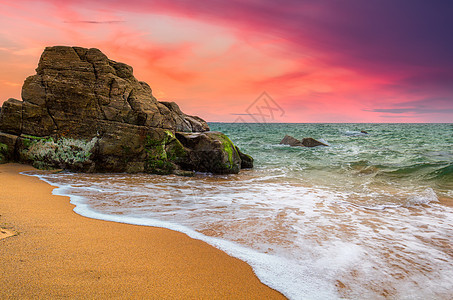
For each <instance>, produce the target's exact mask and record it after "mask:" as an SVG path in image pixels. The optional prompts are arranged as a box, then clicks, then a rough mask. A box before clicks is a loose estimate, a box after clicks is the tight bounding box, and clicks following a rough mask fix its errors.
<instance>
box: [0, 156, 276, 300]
mask: <svg viewBox="0 0 453 300" xmlns="http://www.w3.org/2000/svg"><path fill="white" fill-rule="evenodd" d="M32 169H33V168H31V167H29V166H24V165H19V164H6V165H0V225H2V226H3V224H8V226H7V230H4V229H2V231H5V232H7V234H9V233H12V234H13V235H14V234H15V232H19V233H20V234H18V235H14V236H10V237H8V238H3V239H0V299H18V298H50V299H55V298H57V299H58V298H77V299H93V298H96V299H100V298H122V299H125V298H127V299H131V298H132V299H174V298H178V299H195V298H197V299H225V298H228V299H237V298H240V299H277V298H284V297H283V296H282V295H281V294H279V293H278V292H276V291H274V290H272V289H270V288H269V287H267V286H265V285H264V284H262V283H261V282H260V281H259V280H258V278H257V277H256V276H255V275H254V273H253V271H252V269H251V267H250V266H249V265H247V264H246V263H244V262H242V261H240V260H238V259H236V258H233V257H230V256H228V255H227V254H225V253H224V252H222V251H220V250H218V249H216V248H214V247H212V246H210V245H208V244H206V243H204V242H202V241H198V240H194V239H191V238H189V237H188V236H186V235H185V234H182V233H179V232H174V231H171V230H168V229H163V228H153V227H145V226H135V225H128V224H119V223H114V222H107V221H100V220H93V219H89V218H85V217H82V216H79V215H77V214H75V213H74V212H73V211H72V209H73V205H71V204H70V203H69V199H68V198H67V197H62V196H54V195H51V192H52V189H53V187H52V186H50V185H48V184H46V183H45V182H43V181H40V180H39V179H38V178H36V177H29V176H25V175H20V174H19V172H21V171H26V170H32ZM3 227H5V226H3ZM2 237H4V236H3V233H2Z"/></svg>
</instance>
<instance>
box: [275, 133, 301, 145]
mask: <svg viewBox="0 0 453 300" xmlns="http://www.w3.org/2000/svg"><path fill="white" fill-rule="evenodd" d="M280 144H281V145H290V146H293V147H295V146H303V145H302V142H301V141H299V140H298V139H296V138H294V137H292V136H290V135H285V137H284V138H283V139H282V140H281V142H280Z"/></svg>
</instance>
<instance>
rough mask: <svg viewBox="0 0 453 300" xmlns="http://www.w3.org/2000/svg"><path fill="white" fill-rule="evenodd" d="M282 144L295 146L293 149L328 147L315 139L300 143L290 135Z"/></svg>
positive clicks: (306, 139) (286, 136)
mask: <svg viewBox="0 0 453 300" xmlns="http://www.w3.org/2000/svg"><path fill="white" fill-rule="evenodd" d="M280 144H282V145H289V146H293V147H296V146H299V147H316V146H328V145H326V144H324V143H322V142H320V141H317V140H315V139H313V138H303V139H302V141H300V140H298V139H296V138H294V137H292V136H289V135H285V137H284V138H283V139H282V140H281V142H280Z"/></svg>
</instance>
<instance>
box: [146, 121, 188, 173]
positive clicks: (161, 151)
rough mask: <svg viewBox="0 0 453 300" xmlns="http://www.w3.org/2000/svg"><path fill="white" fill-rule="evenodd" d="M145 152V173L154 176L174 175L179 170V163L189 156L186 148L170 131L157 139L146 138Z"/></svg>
mask: <svg viewBox="0 0 453 300" xmlns="http://www.w3.org/2000/svg"><path fill="white" fill-rule="evenodd" d="M145 151H146V152H147V159H146V163H145V171H146V172H147V173H153V174H172V173H174V172H175V170H177V169H178V165H177V163H178V162H180V161H181V160H183V159H185V157H186V156H187V152H186V150H185V149H184V146H183V145H182V144H181V142H180V141H178V139H176V137H175V135H174V134H173V132H171V131H170V130H164V134H163V136H161V137H160V138H157V139H155V138H154V139H153V138H152V137H151V136H149V135H148V136H146V138H145Z"/></svg>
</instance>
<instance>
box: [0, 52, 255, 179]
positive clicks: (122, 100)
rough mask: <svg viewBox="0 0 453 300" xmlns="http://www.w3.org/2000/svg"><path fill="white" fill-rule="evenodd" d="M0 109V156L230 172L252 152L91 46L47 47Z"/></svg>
mask: <svg viewBox="0 0 453 300" xmlns="http://www.w3.org/2000/svg"><path fill="white" fill-rule="evenodd" d="M22 100H23V101H20V100H16V99H8V100H7V101H6V102H4V103H3V107H2V109H1V113H0V161H1V160H3V161H5V160H12V161H18V162H22V163H29V164H33V165H34V166H35V167H38V168H65V169H69V170H73V171H84V172H130V173H136V172H148V173H158V174H170V173H176V174H188V173H187V172H184V171H202V172H212V173H219V174H228V173H237V172H239V170H240V169H241V167H242V168H244V167H247V168H251V167H252V166H253V159H252V158H251V157H250V156H248V155H245V154H243V153H241V152H240V151H239V149H238V148H237V147H236V146H235V145H234V144H233V143H232V142H231V140H230V139H229V138H228V137H227V136H225V135H224V134H223V133H220V132H210V131H209V126H208V124H207V123H206V122H205V121H204V120H203V119H201V118H199V117H196V116H190V115H186V114H185V113H183V112H182V111H181V110H180V109H179V106H178V105H177V104H176V103H174V102H159V101H157V99H156V98H155V97H154V96H153V94H152V90H151V88H150V86H149V85H148V84H147V83H145V82H140V81H138V80H137V79H136V78H135V77H134V75H133V72H132V67H131V66H128V65H126V64H124V63H120V62H115V61H113V60H110V59H109V58H107V56H106V55H104V54H103V53H102V52H101V51H100V50H98V49H94V48H91V49H86V48H81V47H66V46H55V47H47V48H46V49H45V50H44V52H43V54H42V55H41V59H40V61H39V64H38V68H37V69H36V75H33V76H30V77H28V78H27V79H26V80H25V82H24V85H23V87H22Z"/></svg>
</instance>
